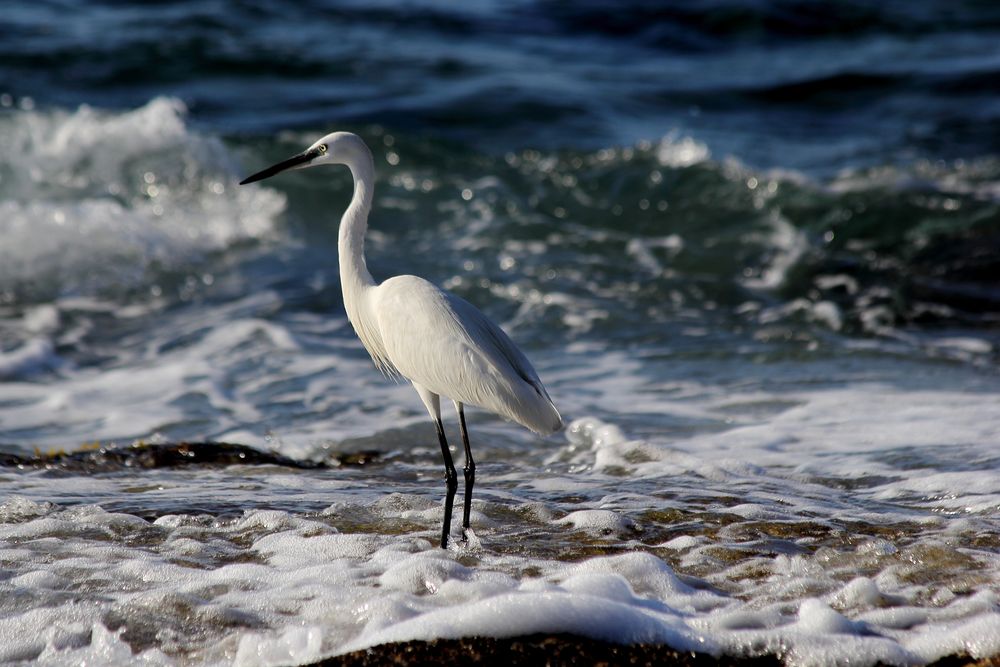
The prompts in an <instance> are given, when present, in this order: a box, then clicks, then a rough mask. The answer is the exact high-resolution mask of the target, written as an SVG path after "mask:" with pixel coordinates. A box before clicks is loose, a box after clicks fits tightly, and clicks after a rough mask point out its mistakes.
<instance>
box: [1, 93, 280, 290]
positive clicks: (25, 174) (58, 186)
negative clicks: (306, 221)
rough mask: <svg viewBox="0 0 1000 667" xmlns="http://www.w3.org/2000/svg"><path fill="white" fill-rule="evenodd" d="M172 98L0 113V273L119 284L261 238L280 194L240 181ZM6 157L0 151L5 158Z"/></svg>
mask: <svg viewBox="0 0 1000 667" xmlns="http://www.w3.org/2000/svg"><path fill="white" fill-rule="evenodd" d="M184 115H185V109H184V106H183V105H182V104H181V103H180V102H178V101H177V100H172V99H167V98H157V99H154V100H152V101H151V102H149V103H148V104H146V105H145V106H143V107H140V108H138V109H135V110H133V111H128V112H124V113H112V112H106V111H97V110H95V109H92V108H90V107H86V106H83V107H81V108H79V109H78V110H77V111H75V112H72V113H66V112H59V111H56V112H40V111H24V112H19V113H17V114H14V115H12V116H7V117H6V118H5V119H4V120H3V124H2V125H0V146H2V149H3V150H0V161H2V163H0V166H7V167H8V169H9V171H10V173H11V178H9V179H5V180H4V181H3V183H2V185H3V191H4V194H5V198H4V201H3V202H0V235H2V236H3V238H4V243H3V244H2V245H0V284H3V286H4V287H3V290H4V292H6V293H8V294H28V295H30V298H40V297H51V296H53V295H58V294H77V295H78V294H95V293H102V292H103V293H106V292H109V291H110V292H114V293H120V292H127V291H129V290H135V289H137V288H142V287H152V286H154V285H155V283H156V280H157V279H158V278H159V277H160V274H161V272H163V271H166V270H169V271H173V272H183V271H185V270H194V269H195V268H196V267H197V266H198V265H199V263H200V262H202V261H204V259H205V258H206V257H207V256H209V255H210V253H213V252H216V251H219V250H221V249H224V248H226V247H228V246H230V245H232V244H235V243H239V242H242V241H246V240H255V239H260V238H265V237H266V236H267V235H268V234H269V233H270V231H271V229H272V228H273V225H274V222H275V219H276V218H277V216H278V215H280V214H281V213H282V211H283V210H284V206H285V199H284V196H283V195H281V194H279V193H277V192H275V191H274V190H270V189H266V188H237V187H236V180H237V179H236V178H235V170H234V165H233V160H232V158H231V156H230V155H229V154H228V152H227V150H226V149H225V147H224V146H223V145H222V144H221V143H220V142H219V141H218V140H216V139H211V138H207V137H203V136H200V135H199V134H197V133H195V132H193V131H191V130H189V129H188V128H187V127H186V125H185V123H184ZM3 163H6V164H5V165H4V164H3Z"/></svg>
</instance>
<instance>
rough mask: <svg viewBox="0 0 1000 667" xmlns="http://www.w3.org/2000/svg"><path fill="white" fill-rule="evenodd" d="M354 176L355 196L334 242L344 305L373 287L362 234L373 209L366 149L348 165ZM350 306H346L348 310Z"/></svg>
mask: <svg viewBox="0 0 1000 667" xmlns="http://www.w3.org/2000/svg"><path fill="white" fill-rule="evenodd" d="M347 166H348V167H349V168H350V169H351V175H352V176H354V196H353V197H351V203H350V205H349V206H348V207H347V210H346V211H344V215H343V217H342V218H341V219H340V233H339V239H338V241H337V248H338V251H339V252H338V254H339V256H340V283H341V286H342V287H343V290H344V301H345V304H346V302H348V301H352V300H353V298H352V297H355V296H359V295H360V294H361V293H362V292H363V291H364V290H365V289H367V288H370V287H374V286H375V281H374V280H373V279H372V275H371V274H370V273H369V272H368V266H367V264H366V263H365V231H366V230H367V229H368V213H369V212H370V211H371V208H372V195H373V192H374V189H375V164H374V162H373V160H372V156H371V153H370V152H369V151H368V149H367V147H365V149H364V150H361V151H357V152H355V153H354V154H353V155H352V159H351V160H350V161H349V162H348V163H347ZM352 305H353V304H347V306H348V309H350V308H351V306H352Z"/></svg>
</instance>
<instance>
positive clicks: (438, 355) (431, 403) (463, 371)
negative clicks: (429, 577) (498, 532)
mask: <svg viewBox="0 0 1000 667" xmlns="http://www.w3.org/2000/svg"><path fill="white" fill-rule="evenodd" d="M324 164H339V165H345V166H347V167H348V168H349V169H350V170H351V174H352V175H353V176H354V195H353V196H352V198H351V203H350V204H349V205H348V207H347V210H346V211H345V212H344V215H343V216H342V217H341V219H340V232H339V240H338V246H337V247H338V251H339V254H340V283H341V287H342V289H343V293H344V308H345V310H346V311H347V317H348V319H349V320H350V321H351V324H352V325H353V326H354V331H355V332H357V334H358V338H360V339H361V343H362V344H363V345H364V346H365V349H367V350H368V353H369V354H370V355H371V357H372V359H373V360H374V361H375V365H376V366H377V367H378V368H379V369H380V370H382V372H384V373H385V374H386V375H389V376H402V377H404V378H406V379H407V380H409V381H410V382H411V383H412V384H413V388H414V389H416V390H417V394H419V396H420V399H421V400H422V401H423V403H424V405H425V406H426V407H427V412H429V413H430V416H431V418H432V419H433V420H434V425H435V426H436V427H437V434H438V440H439V442H440V445H441V454H442V455H443V456H444V465H445V480H446V482H447V495H446V496H445V503H444V524H443V525H442V527H441V547H442V548H447V546H448V536H449V533H450V530H451V512H452V507H453V505H454V500H455V493H456V491H457V489H458V475H457V473H456V472H455V465H454V463H453V462H452V458H451V451H450V450H449V448H448V441H447V439H446V438H445V433H444V426H443V424H442V423H441V397H442V396H444V397H445V398H450V399H451V400H452V401H453V402H454V403H455V408H456V410H457V411H458V419H459V424H460V426H461V432H462V444H463V445H464V447H465V470H464V472H465V498H464V500H465V504H464V511H463V512H462V534H463V537H466V536H467V531H468V528H469V510H470V507H471V503H472V487H473V485H474V484H475V479H476V463H475V461H474V460H473V458H472V450H471V449H470V448H469V433H468V429H467V428H466V426H465V411H464V409H463V406H464V405H474V406H478V407H481V408H484V409H486V410H489V411H491V412H493V413H495V414H497V415H500V416H501V417H504V418H506V419H509V420H511V421H515V422H517V423H518V424H521V425H522V426H525V427H527V428H529V429H531V430H532V431H534V432H535V433H538V434H540V435H548V434H550V433H554V432H555V431H557V430H559V429H560V428H561V427H562V417H560V416H559V412H558V410H556V408H555V406H554V405H553V404H552V400H551V399H550V398H549V395H548V393H547V392H546V391H545V387H544V386H542V381H541V380H539V379H538V374H537V373H535V370H534V369H533V368H532V367H531V363H529V362H528V360H527V358H525V356H524V354H522V353H521V351H520V350H519V349H517V346H515V345H514V343H513V342H511V340H510V338H508V337H507V334H505V333H504V332H503V330H502V329H500V327H498V326H497V325H496V324H494V323H493V322H491V321H490V320H489V319H487V317H486V316H485V315H483V314H482V313H481V312H479V310H477V309H476V307H475V306H473V305H472V304H470V303H469V302H467V301H465V300H464V299H460V298H459V297H457V296H455V295H454V294H451V293H449V292H446V291H444V290H442V289H441V288H439V287H437V286H436V285H433V284H432V283H430V282H428V281H426V280H424V279H423V278H418V277H416V276H396V277H394V278H390V279H388V280H386V281H384V282H382V283H376V282H375V281H374V280H373V279H372V276H371V274H370V273H369V272H368V267H367V265H366V263H365V254H364V243H365V230H366V229H367V228H368V213H369V212H370V211H371V207H372V196H373V189H374V181H375V164H374V162H373V160H372V154H371V151H369V150H368V146H366V145H365V142H364V141H362V139H361V138H360V137H358V136H357V135H354V134H351V133H349V132H334V133H332V134H328V135H326V136H325V137H323V138H322V139H320V140H319V141H317V142H316V143H314V144H313V145H312V146H310V147H309V148H307V149H306V150H305V151H303V152H302V153H299V154H298V155H295V156H293V157H291V158H289V159H287V160H285V161H283V162H279V163H278V164H276V165H273V166H271V167H268V168H267V169H264V170H263V171H260V172H257V173H256V174H254V175H253V176H250V177H248V178H246V179H244V180H243V181H242V182H241V185H243V184H246V183H253V182H254V181H259V180H261V179H264V178H269V177H271V176H274V175H275V174H278V173H280V172H282V171H285V170H287V169H301V168H304V167H315V166H319V165H324Z"/></svg>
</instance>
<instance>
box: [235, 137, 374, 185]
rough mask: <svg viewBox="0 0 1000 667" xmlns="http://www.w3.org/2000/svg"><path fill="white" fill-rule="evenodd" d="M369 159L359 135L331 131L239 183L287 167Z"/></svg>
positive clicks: (259, 177)
mask: <svg viewBox="0 0 1000 667" xmlns="http://www.w3.org/2000/svg"><path fill="white" fill-rule="evenodd" d="M365 158H367V159H368V160H371V152H370V151H369V150H368V146H366V145H365V142H364V141H362V139H361V137H359V136H358V135H356V134H351V133H350V132H331V133H330V134H328V135H326V136H325V137H323V138H322V139H320V140H319V141H317V142H316V143H314V144H313V145H312V146H310V147H309V148H307V149H305V150H304V151H302V152H301V153H299V154H298V155H293V156H292V157H290V158H288V159H287V160H282V161H281V162H279V163H277V164H274V165H271V166H270V167H268V168H267V169H263V170H261V171H258V172H257V173H256V174H254V175H252V176H247V177H246V178H244V179H243V180H242V181H240V185H246V184H247V183H253V182H255V181H262V180H264V179H265V178H270V177H271V176H274V175H275V174H280V173H281V172H283V171H287V170H289V169H305V168H306V167H315V166H318V165H321V164H345V165H348V166H351V165H354V164H358V161H359V160H362V159H365Z"/></svg>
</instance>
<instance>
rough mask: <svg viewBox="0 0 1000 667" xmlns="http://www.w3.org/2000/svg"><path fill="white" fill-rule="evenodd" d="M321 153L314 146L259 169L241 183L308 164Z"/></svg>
mask: <svg viewBox="0 0 1000 667" xmlns="http://www.w3.org/2000/svg"><path fill="white" fill-rule="evenodd" d="M319 154H320V153H319V151H318V150H316V149H315V148H314V149H313V150H309V151H305V152H304V153H299V154H298V155H293V156H292V157H290V158H288V159H287V160H284V161H283V162H279V163H278V164H274V165H271V166H270V167H268V168H267V169H264V170H262V171H258V172H257V173H256V174H254V175H253V176H247V177H246V178H244V179H243V180H242V181H240V185H246V184H247V183H255V182H257V181H262V180H264V179H265V178H271V177H272V176H274V175H275V174H279V173H281V172H283V171H285V170H286V169H291V168H293V167H299V166H302V165H304V164H307V163H308V162H311V161H312V159H313V158H315V157H317V156H319Z"/></svg>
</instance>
